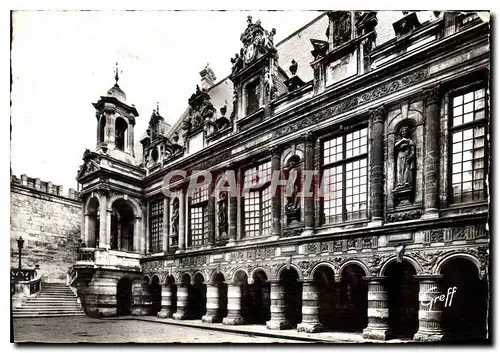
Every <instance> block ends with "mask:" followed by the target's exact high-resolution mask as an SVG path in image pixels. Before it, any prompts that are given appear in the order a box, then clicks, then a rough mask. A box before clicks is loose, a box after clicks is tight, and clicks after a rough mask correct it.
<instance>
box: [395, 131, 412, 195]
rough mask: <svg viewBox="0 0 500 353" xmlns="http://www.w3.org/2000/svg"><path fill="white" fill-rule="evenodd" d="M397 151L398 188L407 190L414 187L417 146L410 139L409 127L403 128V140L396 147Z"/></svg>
mask: <svg viewBox="0 0 500 353" xmlns="http://www.w3.org/2000/svg"><path fill="white" fill-rule="evenodd" d="M394 148H395V150H396V188H406V187H411V186H412V185H413V171H414V169H415V157H416V150H415V144H414V143H413V141H412V140H411V139H410V131H409V128H408V126H403V127H402V128H401V138H400V139H399V141H397V142H396V144H395V145H394Z"/></svg>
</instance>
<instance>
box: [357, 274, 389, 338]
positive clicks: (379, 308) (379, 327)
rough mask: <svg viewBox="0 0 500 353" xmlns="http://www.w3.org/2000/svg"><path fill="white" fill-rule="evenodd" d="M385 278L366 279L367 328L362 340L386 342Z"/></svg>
mask: <svg viewBox="0 0 500 353" xmlns="http://www.w3.org/2000/svg"><path fill="white" fill-rule="evenodd" d="M385 279H386V277H385V276H372V277H366V280H367V281H369V282H368V326H367V327H366V328H365V329H364V330H363V338H369V339H376V340H386V339H388V336H389V321H388V320H389V305H388V304H389V303H388V300H387V291H386V290H385Z"/></svg>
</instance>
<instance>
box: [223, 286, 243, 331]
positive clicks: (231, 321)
mask: <svg viewBox="0 0 500 353" xmlns="http://www.w3.org/2000/svg"><path fill="white" fill-rule="evenodd" d="M242 299H243V298H242V288H241V286H240V285H234V284H232V285H229V286H228V287H227V316H226V317H225V318H224V319H223V320H222V323H223V324H224V325H243V324H244V323H245V319H244V318H243V316H242V315H241V304H242V303H241V302H242Z"/></svg>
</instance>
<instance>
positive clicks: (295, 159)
mask: <svg viewBox="0 0 500 353" xmlns="http://www.w3.org/2000/svg"><path fill="white" fill-rule="evenodd" d="M283 172H284V174H285V176H286V178H287V180H288V185H287V190H286V194H285V195H286V204H285V213H286V215H287V218H288V223H290V222H292V221H294V220H296V221H298V220H299V215H298V211H299V210H300V196H299V193H300V190H301V179H302V173H301V170H300V157H299V156H297V155H293V156H292V157H290V159H289V160H288V163H287V165H286V166H285V167H284V168H283Z"/></svg>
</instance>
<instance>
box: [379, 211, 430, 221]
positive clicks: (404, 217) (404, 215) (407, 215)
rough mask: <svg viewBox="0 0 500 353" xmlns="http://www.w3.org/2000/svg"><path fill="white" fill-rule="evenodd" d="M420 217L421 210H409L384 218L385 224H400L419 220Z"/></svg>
mask: <svg viewBox="0 0 500 353" xmlns="http://www.w3.org/2000/svg"><path fill="white" fill-rule="evenodd" d="M421 215H422V211H421V210H411V211H407V212H399V213H390V214H388V215H387V216H386V219H387V222H389V223H390V222H401V221H409V220H412V219H419V218H420V216H421Z"/></svg>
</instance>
